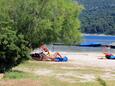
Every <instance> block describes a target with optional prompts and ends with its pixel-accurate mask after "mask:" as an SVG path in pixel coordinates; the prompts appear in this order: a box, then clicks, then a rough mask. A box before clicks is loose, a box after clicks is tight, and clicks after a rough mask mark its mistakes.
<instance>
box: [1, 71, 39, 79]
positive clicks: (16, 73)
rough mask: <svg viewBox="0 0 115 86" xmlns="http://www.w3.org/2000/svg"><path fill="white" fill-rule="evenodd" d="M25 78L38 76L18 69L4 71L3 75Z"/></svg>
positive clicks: (11, 77)
mask: <svg viewBox="0 0 115 86" xmlns="http://www.w3.org/2000/svg"><path fill="white" fill-rule="evenodd" d="M26 78H31V79H37V78H38V77H37V76H35V75H34V74H31V73H27V72H23V71H18V70H13V71H9V72H6V73H5V75H4V77H3V79H26Z"/></svg>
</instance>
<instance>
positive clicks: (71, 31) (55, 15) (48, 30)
mask: <svg viewBox="0 0 115 86" xmlns="http://www.w3.org/2000/svg"><path fill="white" fill-rule="evenodd" d="M5 1H7V0H5ZM9 3H10V4H9ZM8 5H9V9H8V15H9V17H10V19H11V20H12V27H14V29H15V30H16V31H17V32H18V33H19V34H20V33H21V34H23V35H24V36H25V38H26V40H27V41H29V43H31V44H33V43H36V42H37V45H38V44H39V43H40V42H45V43H51V42H62V43H79V42H80V37H81V35H80V21H79V18H78V17H79V14H80V12H81V9H82V6H80V5H79V4H78V3H75V2H73V1H72V0H53V1H52V0H8Z"/></svg>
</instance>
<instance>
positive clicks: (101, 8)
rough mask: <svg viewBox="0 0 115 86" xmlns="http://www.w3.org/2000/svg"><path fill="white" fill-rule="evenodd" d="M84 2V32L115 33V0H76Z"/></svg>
mask: <svg viewBox="0 0 115 86" xmlns="http://www.w3.org/2000/svg"><path fill="white" fill-rule="evenodd" d="M76 1H79V3H81V4H83V5H84V7H85V10H84V11H83V12H82V14H81V16H80V19H81V30H82V32H84V33H98V34H110V35H114V34H115V0H76Z"/></svg>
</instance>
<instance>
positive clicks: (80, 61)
mask: <svg viewBox="0 0 115 86" xmlns="http://www.w3.org/2000/svg"><path fill="white" fill-rule="evenodd" d="M61 54H62V55H64V56H67V57H68V58H69V62H68V63H70V64H73V65H80V66H91V67H102V68H110V69H115V60H108V59H99V58H100V57H104V54H103V53H101V52H100V53H99V52H76V53H75V52H61Z"/></svg>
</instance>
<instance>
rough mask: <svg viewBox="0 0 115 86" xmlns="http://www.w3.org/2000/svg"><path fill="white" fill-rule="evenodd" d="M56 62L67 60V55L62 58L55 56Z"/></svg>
mask: <svg viewBox="0 0 115 86" xmlns="http://www.w3.org/2000/svg"><path fill="white" fill-rule="evenodd" d="M55 61H56V62H67V61H68V57H66V56H64V57H63V58H61V57H57V58H55Z"/></svg>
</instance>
